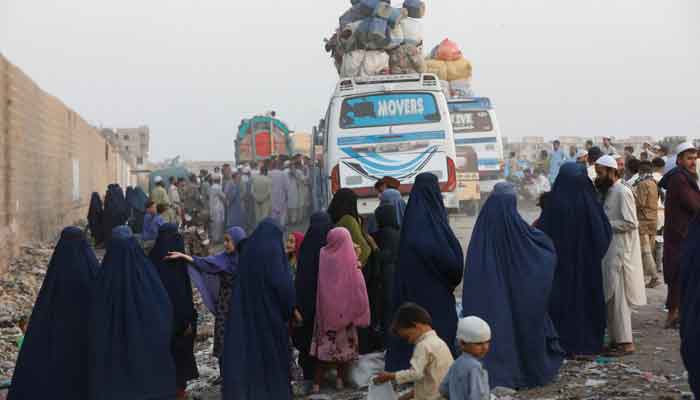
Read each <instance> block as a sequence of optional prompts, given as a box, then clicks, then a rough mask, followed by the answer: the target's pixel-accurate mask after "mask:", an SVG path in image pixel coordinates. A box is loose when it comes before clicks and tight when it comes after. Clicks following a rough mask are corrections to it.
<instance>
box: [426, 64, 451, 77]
mask: <svg viewBox="0 0 700 400" xmlns="http://www.w3.org/2000/svg"><path fill="white" fill-rule="evenodd" d="M425 72H428V73H430V74H435V75H437V76H438V79H440V80H441V81H447V62H446V61H441V60H435V59H429V60H426V61H425Z"/></svg>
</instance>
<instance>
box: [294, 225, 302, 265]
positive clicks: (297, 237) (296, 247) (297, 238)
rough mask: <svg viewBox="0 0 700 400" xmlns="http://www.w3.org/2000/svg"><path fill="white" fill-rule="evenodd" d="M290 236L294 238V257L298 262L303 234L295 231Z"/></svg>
mask: <svg viewBox="0 0 700 400" xmlns="http://www.w3.org/2000/svg"><path fill="white" fill-rule="evenodd" d="M292 236H294V257H296V259H297V262H299V251H300V250H301V244H302V243H303V242H304V234H303V233H301V232H299V231H295V232H292Z"/></svg>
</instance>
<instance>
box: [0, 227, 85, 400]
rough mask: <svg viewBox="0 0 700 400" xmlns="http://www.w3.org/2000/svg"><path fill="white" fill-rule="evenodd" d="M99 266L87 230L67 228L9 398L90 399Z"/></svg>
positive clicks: (38, 303)
mask: <svg viewBox="0 0 700 400" xmlns="http://www.w3.org/2000/svg"><path fill="white" fill-rule="evenodd" d="M97 270H98V262H97V258H96V257H95V253H94V252H93V251H92V249H91V248H90V246H89V245H88V243H87V240H86V239H85V235H84V234H83V232H82V231H81V230H80V229H79V228H75V227H69V228H65V229H64V230H63V232H62V233H61V239H60V240H59V241H58V244H57V245H56V248H55V249H54V252H53V255H52V256H51V261H49V266H48V268H47V271H46V277H44V283H43V284H42V286H41V290H40V291H39V295H38V296H37V299H36V303H35V304H34V310H33V311H32V316H31V319H30V320H29V325H28V328H27V333H26V335H25V337H24V343H23V344H22V349H21V350H20V353H19V357H18V358H17V364H16V366H15V372H14V376H13V378H12V387H11V388H10V392H9V394H8V397H7V398H8V399H10V400H35V399H57V400H87V399H88V391H87V385H86V381H85V376H86V375H87V374H88V372H89V366H88V352H87V347H86V346H85V343H86V342H87V340H88V336H89V333H88V331H87V330H86V329H85V320H86V319H87V318H88V315H89V307H90V303H91V298H90V294H91V286H92V284H93V279H94V276H95V274H96V273H97Z"/></svg>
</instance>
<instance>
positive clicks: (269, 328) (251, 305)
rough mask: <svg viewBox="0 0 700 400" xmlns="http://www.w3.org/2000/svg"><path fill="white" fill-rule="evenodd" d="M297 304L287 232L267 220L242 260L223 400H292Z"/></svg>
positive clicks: (228, 338) (229, 325)
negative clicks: (292, 329)
mask: <svg viewBox="0 0 700 400" xmlns="http://www.w3.org/2000/svg"><path fill="white" fill-rule="evenodd" d="M295 303H296V297H295V293H294V282H293V281H292V275H291V272H290V269H289V264H288V263H287V256H286V254H285V251H284V245H283V231H282V228H281V227H280V226H279V225H278V224H277V223H276V222H275V221H274V220H272V219H270V218H267V219H265V220H263V221H262V222H261V223H260V225H259V226H258V227H257V229H256V230H255V231H254V232H253V234H252V235H251V236H250V237H249V238H248V240H247V241H246V244H245V246H244V247H243V251H242V252H241V255H240V262H239V264H238V279H236V280H235V281H234V284H233V296H232V298H231V310H230V311H229V317H228V320H227V321H226V339H225V340H226V341H225V343H224V370H223V377H224V384H223V393H222V394H223V396H222V398H223V399H225V400H285V399H291V398H292V392H291V387H290V369H289V365H290V357H289V331H288V323H289V321H290V319H291V317H292V313H293V310H294V306H295Z"/></svg>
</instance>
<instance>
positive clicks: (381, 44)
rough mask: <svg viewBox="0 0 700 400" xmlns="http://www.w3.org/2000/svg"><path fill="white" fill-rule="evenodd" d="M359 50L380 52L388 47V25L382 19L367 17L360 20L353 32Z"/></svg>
mask: <svg viewBox="0 0 700 400" xmlns="http://www.w3.org/2000/svg"><path fill="white" fill-rule="evenodd" d="M355 35H357V38H356V39H355V40H356V44H357V48H359V49H367V50H380V49H385V48H386V47H387V46H388V45H389V41H390V38H389V23H388V22H387V21H386V20H385V19H382V18H378V17H369V18H365V19H363V20H362V22H361V23H360V25H359V26H358V27H357V29H356V31H355Z"/></svg>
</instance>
